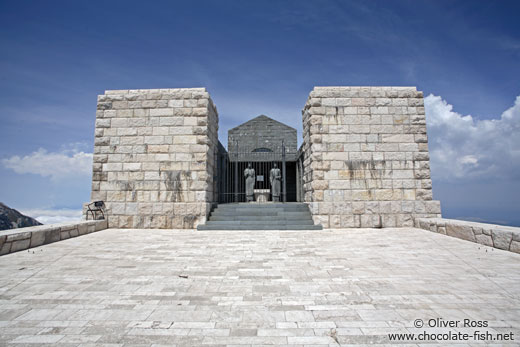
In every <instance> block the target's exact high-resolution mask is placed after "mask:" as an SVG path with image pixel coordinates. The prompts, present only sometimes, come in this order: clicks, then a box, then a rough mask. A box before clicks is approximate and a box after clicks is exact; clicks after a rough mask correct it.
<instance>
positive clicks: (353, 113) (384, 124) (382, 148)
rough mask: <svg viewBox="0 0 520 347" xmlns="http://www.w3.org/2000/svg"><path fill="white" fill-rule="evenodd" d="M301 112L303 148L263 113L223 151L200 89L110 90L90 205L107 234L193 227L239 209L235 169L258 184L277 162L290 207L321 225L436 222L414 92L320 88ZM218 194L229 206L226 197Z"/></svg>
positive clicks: (99, 121) (103, 103)
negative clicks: (223, 208) (253, 173)
mask: <svg viewBox="0 0 520 347" xmlns="http://www.w3.org/2000/svg"><path fill="white" fill-rule="evenodd" d="M302 115H303V145H302V146H301V148H300V149H299V150H296V145H297V138H296V130H294V129H293V128H290V127H288V126H286V125H284V124H282V123H279V122H277V121H275V120H273V119H271V118H269V117H267V116H263V115H262V116H259V117H257V118H254V119H252V120H250V121H248V122H246V123H244V124H242V125H240V126H238V127H236V128H233V129H231V130H230V131H229V134H228V149H227V151H226V149H225V148H224V147H223V146H222V145H221V144H220V143H219V141H218V137H217V133H218V113H217V109H216V107H215V106H214V104H213V102H212V100H211V98H210V96H209V94H208V92H207V91H206V90H205V89H204V88H191V89H144V90H142V89H140V90H115V91H106V92H105V94H104V95H100V96H99V97H98V107H97V113H96V133H95V136H96V137H95V148H94V164H93V182H92V196H91V199H92V200H93V201H95V200H103V201H105V203H106V205H107V208H108V212H109V226H110V227H119V228H194V227H196V226H197V225H200V224H203V223H205V222H206V220H207V218H208V216H209V215H210V213H211V210H212V208H213V207H214V206H215V205H216V204H218V203H221V204H222V203H227V202H239V201H241V200H237V198H236V196H240V194H242V193H241V191H240V187H239V188H236V187H237V186H238V184H239V183H240V177H241V175H240V174H239V172H240V173H241V171H242V168H243V167H242V166H244V165H247V163H252V164H253V163H254V164H253V165H256V167H257V182H266V177H265V175H266V173H267V172H268V169H269V168H270V166H269V165H274V163H277V164H279V165H284V167H285V170H286V171H285V176H286V180H285V181H284V182H285V183H286V184H285V186H286V188H285V189H286V190H285V194H286V199H287V201H300V202H305V203H307V204H308V205H309V208H310V211H311V213H312V218H313V219H314V221H315V222H317V223H321V224H322V225H323V226H324V227H325V228H340V227H392V226H412V225H413V222H414V218H420V217H439V216H440V204H439V202H438V201H434V200H432V199H433V196H432V186H431V179H430V168H429V155H428V140H427V136H426V120H425V113H424V104H423V95H422V92H418V91H417V90H416V88H414V87H316V88H314V90H313V91H312V92H311V93H310V96H309V98H308V100H307V103H306V104H305V106H304V109H303V111H302ZM282 140H283V141H284V146H283V147H282V146H281V143H282ZM236 144H238V149H236ZM234 145H235V146H234ZM262 163H267V164H266V165H267V166H265V167H264V166H262V165H264V164H262ZM231 170H233V171H231ZM262 170H263V171H262ZM226 182H227V183H226ZM258 185H259V187H260V188H262V187H263V186H262V184H261V183H258ZM266 187H267V186H266ZM233 189H234V190H233ZM225 191H232V193H233V199H229V198H226V199H222V196H224V195H225V194H224V192H225Z"/></svg>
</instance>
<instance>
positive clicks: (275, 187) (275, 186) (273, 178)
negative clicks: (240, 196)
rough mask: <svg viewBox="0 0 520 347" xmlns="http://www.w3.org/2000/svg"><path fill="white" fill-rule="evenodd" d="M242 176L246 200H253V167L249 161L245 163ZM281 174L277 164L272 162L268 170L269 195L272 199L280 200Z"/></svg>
mask: <svg viewBox="0 0 520 347" xmlns="http://www.w3.org/2000/svg"><path fill="white" fill-rule="evenodd" d="M244 177H245V178H246V201H247V202H250V201H254V188H255V180H256V176H255V169H253V168H252V166H251V163H248V164H247V168H246V169H245V170H244ZM281 180H282V175H281V172H280V169H279V168H278V165H276V163H274V166H273V168H272V169H271V171H270V172H269V182H270V183H271V196H272V197H273V201H280V191H281V185H280V182H281Z"/></svg>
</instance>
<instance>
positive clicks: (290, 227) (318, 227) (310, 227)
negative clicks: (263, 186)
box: [197, 224, 323, 230]
mask: <svg viewBox="0 0 520 347" xmlns="http://www.w3.org/2000/svg"><path fill="white" fill-rule="evenodd" d="M322 229H323V227H322V226H321V225H294V224H292V225H233V224H223V225H199V226H198V227H197V230H322Z"/></svg>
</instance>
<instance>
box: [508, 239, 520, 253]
mask: <svg viewBox="0 0 520 347" xmlns="http://www.w3.org/2000/svg"><path fill="white" fill-rule="evenodd" d="M509 250H510V251H511V252H515V253H520V241H512V242H511V246H510V247H509Z"/></svg>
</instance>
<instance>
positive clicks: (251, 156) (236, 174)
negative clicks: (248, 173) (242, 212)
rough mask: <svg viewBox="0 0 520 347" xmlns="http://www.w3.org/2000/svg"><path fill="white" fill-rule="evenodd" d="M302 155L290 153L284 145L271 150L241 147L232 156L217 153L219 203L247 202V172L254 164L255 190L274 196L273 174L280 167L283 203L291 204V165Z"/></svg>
mask: <svg viewBox="0 0 520 347" xmlns="http://www.w3.org/2000/svg"><path fill="white" fill-rule="evenodd" d="M297 156H298V153H297V152H290V151H287V149H286V147H285V145H284V143H283V142H282V144H281V146H278V147H274V148H273V147H271V148H244V147H240V148H239V147H238V145H236V146H234V147H233V148H231V150H230V151H229V152H225V151H222V150H221V151H219V152H218V153H217V161H218V162H217V167H218V170H217V171H218V176H217V187H218V188H217V189H218V202H219V203H231V202H245V201H246V186H245V177H244V170H245V169H246V168H247V167H248V165H249V164H251V167H252V168H253V169H254V170H255V185H254V189H255V190H258V189H260V190H263V191H264V192H267V191H268V192H269V200H270V201H271V200H272V196H271V194H270V193H271V182H270V181H269V178H270V177H269V176H270V171H271V169H272V168H274V167H275V164H276V166H277V167H278V168H279V169H280V170H281V174H282V179H281V184H280V185H281V192H280V195H281V201H282V202H286V201H287V165H286V163H287V161H296V160H297Z"/></svg>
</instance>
